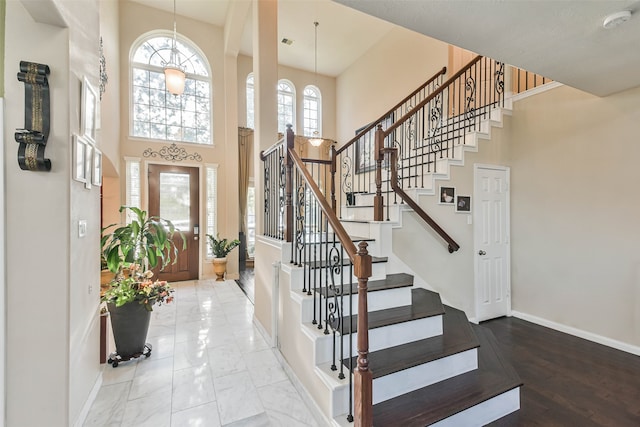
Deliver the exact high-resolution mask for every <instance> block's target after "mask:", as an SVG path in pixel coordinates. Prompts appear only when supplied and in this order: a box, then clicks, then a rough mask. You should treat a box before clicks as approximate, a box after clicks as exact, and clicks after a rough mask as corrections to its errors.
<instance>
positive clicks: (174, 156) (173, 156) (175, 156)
mask: <svg viewBox="0 0 640 427" xmlns="http://www.w3.org/2000/svg"><path fill="white" fill-rule="evenodd" d="M142 155H143V156H145V157H160V158H161V159H164V160H171V161H172V162H181V161H183V160H194V161H196V162H201V161H202V156H201V155H200V154H198V153H193V154H189V153H187V150H185V149H184V148H180V147H178V145H177V144H176V143H175V142H174V143H173V144H171V145H169V146H168V147H162V148H161V149H160V151H154V150H152V149H151V148H147V149H146V150H144V152H143V153H142Z"/></svg>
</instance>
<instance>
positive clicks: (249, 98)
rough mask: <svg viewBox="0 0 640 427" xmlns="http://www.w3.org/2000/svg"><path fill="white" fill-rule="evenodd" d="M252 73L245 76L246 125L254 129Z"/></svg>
mask: <svg viewBox="0 0 640 427" xmlns="http://www.w3.org/2000/svg"><path fill="white" fill-rule="evenodd" d="M253 87H254V86H253V74H249V77H247V127H248V128H251V129H254V126H255V121H254V118H253V117H254V113H253V112H254V100H255V92H254V90H253Z"/></svg>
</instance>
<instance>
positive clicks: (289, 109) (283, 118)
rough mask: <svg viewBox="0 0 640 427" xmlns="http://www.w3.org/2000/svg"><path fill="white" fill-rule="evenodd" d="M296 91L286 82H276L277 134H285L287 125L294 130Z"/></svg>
mask: <svg viewBox="0 0 640 427" xmlns="http://www.w3.org/2000/svg"><path fill="white" fill-rule="evenodd" d="M295 111H296V91H295V89H294V86H293V83H291V82H290V81H288V80H280V81H279V82H278V132H282V133H285V132H286V130H287V125H292V126H293V129H294V130H295V128H296V124H295V118H296V117H295Z"/></svg>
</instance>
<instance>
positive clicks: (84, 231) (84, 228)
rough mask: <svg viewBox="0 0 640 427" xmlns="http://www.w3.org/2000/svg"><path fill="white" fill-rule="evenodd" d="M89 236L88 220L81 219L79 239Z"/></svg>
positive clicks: (79, 222)
mask: <svg viewBox="0 0 640 427" xmlns="http://www.w3.org/2000/svg"><path fill="white" fill-rule="evenodd" d="M86 235H87V220H86V219H81V220H80V221H78V237H84V236H86Z"/></svg>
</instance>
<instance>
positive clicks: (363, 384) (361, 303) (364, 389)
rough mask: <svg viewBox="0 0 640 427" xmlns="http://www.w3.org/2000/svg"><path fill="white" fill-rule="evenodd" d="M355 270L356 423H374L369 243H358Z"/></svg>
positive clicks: (367, 425)
mask: <svg viewBox="0 0 640 427" xmlns="http://www.w3.org/2000/svg"><path fill="white" fill-rule="evenodd" d="M353 271H354V274H355V275H356V277H357V278H358V362H357V363H358V365H357V367H356V369H355V371H354V374H353V377H354V416H355V427H372V426H373V376H372V374H371V370H370V369H369V311H368V307H367V282H368V281H369V277H371V255H369V252H368V251H367V243H366V242H360V243H359V244H358V252H357V254H356V256H355V259H354V261H353Z"/></svg>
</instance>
